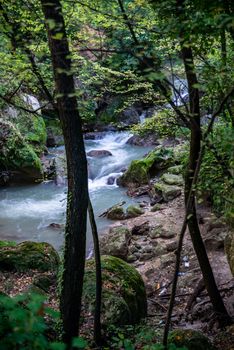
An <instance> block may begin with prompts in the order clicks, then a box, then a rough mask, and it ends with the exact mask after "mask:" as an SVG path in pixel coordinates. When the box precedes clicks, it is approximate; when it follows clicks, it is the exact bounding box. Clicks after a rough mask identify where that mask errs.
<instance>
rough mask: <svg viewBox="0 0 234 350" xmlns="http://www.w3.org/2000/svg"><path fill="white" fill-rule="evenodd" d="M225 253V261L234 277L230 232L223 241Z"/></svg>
mask: <svg viewBox="0 0 234 350" xmlns="http://www.w3.org/2000/svg"><path fill="white" fill-rule="evenodd" d="M224 247H225V252H226V255H227V260H228V263H229V266H230V269H231V272H232V274H233V276H234V232H233V231H231V232H229V233H228V235H227V236H226V238H225V241H224Z"/></svg>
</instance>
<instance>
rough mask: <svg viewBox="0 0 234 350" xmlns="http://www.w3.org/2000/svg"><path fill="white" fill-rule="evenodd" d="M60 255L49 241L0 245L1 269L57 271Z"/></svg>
mask: <svg viewBox="0 0 234 350" xmlns="http://www.w3.org/2000/svg"><path fill="white" fill-rule="evenodd" d="M58 265H59V255H58V253H57V252H56V250H55V249H54V248H53V247H52V246H51V245H50V244H49V243H45V242H42V243H36V242H30V241H26V242H22V243H20V244H17V245H15V246H5V247H0V270H1V271H2V270H8V271H27V270H31V269H37V270H39V271H55V270H57V268H58Z"/></svg>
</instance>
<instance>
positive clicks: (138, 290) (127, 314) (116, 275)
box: [83, 256, 147, 326]
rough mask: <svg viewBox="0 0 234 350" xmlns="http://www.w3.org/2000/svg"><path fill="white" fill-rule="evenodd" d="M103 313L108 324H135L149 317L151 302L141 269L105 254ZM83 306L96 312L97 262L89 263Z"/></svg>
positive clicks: (104, 321)
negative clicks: (148, 303) (147, 295)
mask: <svg viewBox="0 0 234 350" xmlns="http://www.w3.org/2000/svg"><path fill="white" fill-rule="evenodd" d="M101 264H102V279H103V290H102V314H101V321H102V323H103V324H104V325H105V326H109V325H111V324H115V325H124V324H135V323H137V322H139V321H140V319H141V318H143V317H145V316H146V313H147V301H146V291H145V286H144V282H143V280H142V278H141V276H140V274H139V273H138V272H137V270H136V269H135V268H134V267H133V266H131V265H129V264H127V263H126V262H124V261H123V260H121V259H118V258H115V257H113V256H102V258H101ZM83 306H84V309H85V310H87V311H88V312H91V313H92V314H94V309H95V261H94V260H93V259H92V260H89V261H88V262H87V264H86V269H85V276H84V288H83Z"/></svg>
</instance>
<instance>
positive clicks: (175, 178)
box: [161, 173, 184, 186]
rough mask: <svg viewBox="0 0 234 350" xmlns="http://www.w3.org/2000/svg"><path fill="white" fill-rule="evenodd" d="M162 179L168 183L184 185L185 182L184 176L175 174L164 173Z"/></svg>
mask: <svg viewBox="0 0 234 350" xmlns="http://www.w3.org/2000/svg"><path fill="white" fill-rule="evenodd" d="M161 180H162V181H164V182H165V183H166V184H167V185H177V186H182V185H183V183H184V180H183V177H182V176H181V175H174V174H169V173H167V174H163V175H162V176H161Z"/></svg>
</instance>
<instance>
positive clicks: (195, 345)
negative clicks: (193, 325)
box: [168, 329, 215, 350]
mask: <svg viewBox="0 0 234 350" xmlns="http://www.w3.org/2000/svg"><path fill="white" fill-rule="evenodd" d="M168 343H169V344H175V345H176V346H177V347H183V346H184V347H186V348H187V349H188V350H215V348H214V347H213V345H212V344H211V342H210V340H209V339H208V338H207V337H206V336H204V335H203V334H202V333H201V332H198V331H194V330H193V329H177V330H174V331H172V332H170V333H169V337H168Z"/></svg>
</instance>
